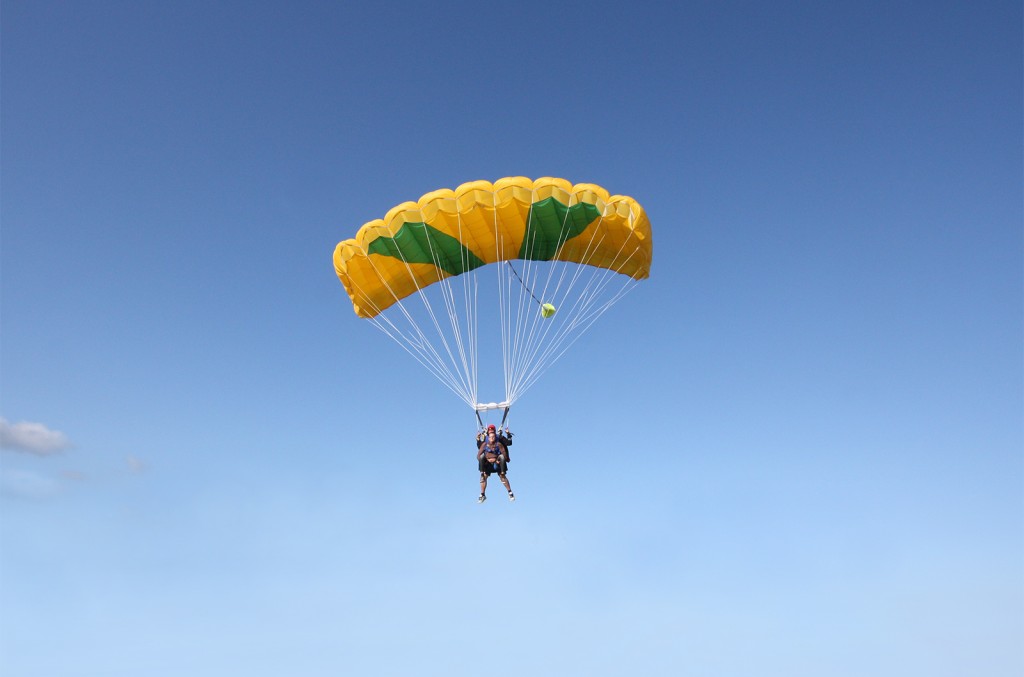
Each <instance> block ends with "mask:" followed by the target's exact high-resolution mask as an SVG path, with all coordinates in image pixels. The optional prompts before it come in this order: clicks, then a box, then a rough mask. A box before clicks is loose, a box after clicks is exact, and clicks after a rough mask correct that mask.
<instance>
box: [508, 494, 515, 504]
mask: <svg viewBox="0 0 1024 677" xmlns="http://www.w3.org/2000/svg"><path fill="white" fill-rule="evenodd" d="M508 500H509V502H510V503H515V502H516V495H515V494H513V493H512V492H511V491H510V492H508Z"/></svg>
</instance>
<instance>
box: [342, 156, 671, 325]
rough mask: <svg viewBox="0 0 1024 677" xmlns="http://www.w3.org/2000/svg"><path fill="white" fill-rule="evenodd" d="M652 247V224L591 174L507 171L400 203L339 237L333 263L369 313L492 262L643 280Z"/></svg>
mask: <svg viewBox="0 0 1024 677" xmlns="http://www.w3.org/2000/svg"><path fill="white" fill-rule="evenodd" d="M651 255H652V243H651V224H650V222H649V221H648V220H647V215H646V213H644V210H643V208H642V207H641V206H640V205H639V204H638V203H637V202H636V200H634V199H633V198H631V197H626V196H623V195H609V193H608V191H607V190H605V189H604V188H602V187H600V186H597V185H594V184H590V183H579V184H576V185H573V184H572V183H570V182H569V181H566V180H565V179H557V178H550V177H545V178H540V179H537V180H531V179H528V178H525V177H521V176H514V177H507V178H504V179H499V180H498V181H495V182H494V183H491V182H489V181H473V182H470V183H464V184H462V185H461V186H459V187H458V188H456V189H455V190H449V189H443V190H436V191H434V192H431V193H427V194H426V195H424V196H423V197H421V198H420V199H419V201H417V202H403V203H402V204H400V205H398V206H396V207H394V208H393V209H391V210H390V211H389V212H388V213H387V214H386V215H385V217H384V218H383V219H377V220H375V221H370V222H369V223H366V224H365V225H363V227H362V228H360V229H359V232H358V233H357V234H356V236H355V238H353V239H351V240H345V241H343V242H339V243H338V246H337V247H336V248H335V250H334V269H335V271H336V272H337V274H338V278H340V279H341V282H342V284H344V285H345V290H346V291H347V292H348V295H349V297H350V298H351V299H352V307H353V309H354V310H355V312H356V314H357V315H359V316H360V317H366V318H373V317H376V316H377V315H378V314H379V313H380V312H381V311H383V310H385V309H387V308H388V307H390V306H391V305H392V304H394V303H396V302H398V301H400V300H401V299H404V298H405V297H407V296H409V295H410V294H413V293H416V292H417V291H420V290H422V289H424V288H426V287H428V286H430V285H432V284H434V283H435V282H439V281H441V280H444V279H446V278H448V277H452V276H456V275H461V274H462V273H466V272H468V271H471V270H474V269H476V268H479V267H481V266H484V265H486V264H489V263H497V262H500V261H507V260H513V259H522V260H526V261H566V262H572V263H580V264H587V265H590V266H595V267H598V268H604V269H607V270H611V271H613V272H616V273H621V274H622V275H625V276H628V277H630V278H632V279H634V280H641V279H645V278H646V277H647V276H648V275H649V274H650V267H651Z"/></svg>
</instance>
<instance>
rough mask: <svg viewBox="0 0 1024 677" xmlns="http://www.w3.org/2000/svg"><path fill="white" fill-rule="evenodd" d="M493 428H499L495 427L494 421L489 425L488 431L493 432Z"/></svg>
mask: <svg viewBox="0 0 1024 677" xmlns="http://www.w3.org/2000/svg"><path fill="white" fill-rule="evenodd" d="M492 430H497V428H495V427H494V424H493V423H492V424H491V425H489V426H487V432H491V431H492Z"/></svg>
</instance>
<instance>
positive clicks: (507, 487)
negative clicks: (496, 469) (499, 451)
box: [498, 473, 512, 494]
mask: <svg viewBox="0 0 1024 677" xmlns="http://www.w3.org/2000/svg"><path fill="white" fill-rule="evenodd" d="M498 479H499V480H501V483H502V484H504V485H505V491H507V492H508V493H510V494H511V493H512V485H511V484H509V483H508V477H507V476H506V475H505V473H498Z"/></svg>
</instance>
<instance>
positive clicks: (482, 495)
mask: <svg viewBox="0 0 1024 677" xmlns="http://www.w3.org/2000/svg"><path fill="white" fill-rule="evenodd" d="M486 500H487V494H480V496H478V497H477V499H476V502H477V503H483V502H484V501H486Z"/></svg>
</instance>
